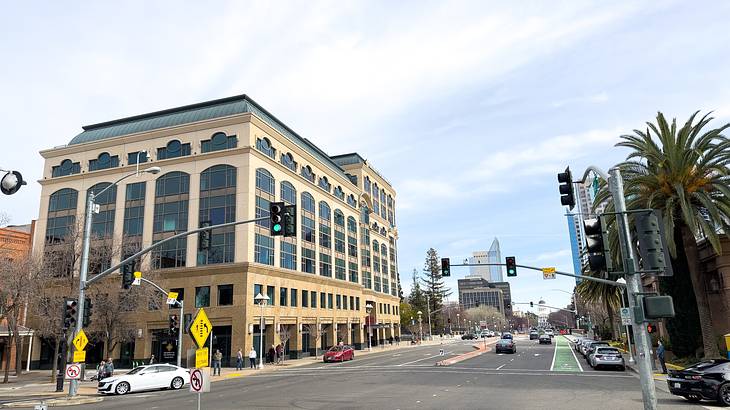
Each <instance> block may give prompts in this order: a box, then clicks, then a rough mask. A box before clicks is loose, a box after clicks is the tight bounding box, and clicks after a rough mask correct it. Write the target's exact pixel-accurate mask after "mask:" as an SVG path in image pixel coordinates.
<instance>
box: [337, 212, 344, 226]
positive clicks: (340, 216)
mask: <svg viewBox="0 0 730 410" xmlns="http://www.w3.org/2000/svg"><path fill="white" fill-rule="evenodd" d="M335 225H337V226H342V227H344V226H345V214H343V213H342V211H340V210H339V209H335Z"/></svg>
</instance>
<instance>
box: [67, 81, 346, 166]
mask: <svg viewBox="0 0 730 410" xmlns="http://www.w3.org/2000/svg"><path fill="white" fill-rule="evenodd" d="M243 113H252V114H254V115H256V116H257V117H259V118H261V119H262V120H264V121H265V122H266V123H267V124H269V125H270V126H271V127H272V128H274V129H276V130H277V131H279V132H280V133H281V134H282V135H284V136H285V137H287V138H288V139H289V140H291V141H292V142H294V143H295V144H297V145H298V146H300V147H301V148H303V149H304V150H306V151H307V152H309V153H310V154H312V155H313V156H315V157H316V158H317V159H319V160H320V161H322V162H323V163H324V164H327V165H329V166H330V168H332V169H333V170H334V171H336V172H337V173H339V174H340V175H342V176H346V175H345V172H344V171H343V170H342V168H340V167H339V165H337V163H335V162H334V161H333V160H332V159H331V158H330V157H329V156H328V155H327V154H326V153H324V152H323V151H322V150H320V149H319V148H317V146H315V145H314V144H312V143H311V142H310V141H309V140H307V139H306V138H304V137H301V136H300V135H299V134H297V133H296V132H294V131H293V130H292V129H291V128H289V127H288V126H286V124H284V123H283V122H281V121H279V120H278V119H277V118H276V117H274V116H273V115H272V114H270V113H269V112H268V111H266V110H265V109H264V108H263V107H261V106H260V105H259V104H258V103H256V102H255V101H254V100H252V99H251V98H250V97H248V96H247V95H246V94H242V95H237V96H233V97H228V98H221V99H218V100H212V101H206V102H202V103H197V104H192V105H185V106H182V107H177V108H171V109H167V110H163V111H156V112H152V113H149V114H142V115H136V116H134V117H128V118H122V119H118V120H113V121H107V122H102V123H99V124H93V125H86V126H83V127H82V128H83V130H84V131H83V132H82V133H81V134H79V135H77V136H75V137H73V139H72V140H71V141H70V142H69V143H68V145H76V144H84V143H88V142H94V141H101V140H105V139H108V138H115V137H121V136H123V135H129V134H134V133H139V132H145V131H152V130H156V129H160V128H166V127H173V126H176V125H183V124H190V123H193V122H198V121H204V120H210V119H214V118H221V117H226V116H229V115H235V114H243Z"/></svg>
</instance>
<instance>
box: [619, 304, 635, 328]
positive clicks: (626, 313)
mask: <svg viewBox="0 0 730 410" xmlns="http://www.w3.org/2000/svg"><path fill="white" fill-rule="evenodd" d="M621 324H622V325H624V326H629V325H631V324H632V323H631V309H629V308H621Z"/></svg>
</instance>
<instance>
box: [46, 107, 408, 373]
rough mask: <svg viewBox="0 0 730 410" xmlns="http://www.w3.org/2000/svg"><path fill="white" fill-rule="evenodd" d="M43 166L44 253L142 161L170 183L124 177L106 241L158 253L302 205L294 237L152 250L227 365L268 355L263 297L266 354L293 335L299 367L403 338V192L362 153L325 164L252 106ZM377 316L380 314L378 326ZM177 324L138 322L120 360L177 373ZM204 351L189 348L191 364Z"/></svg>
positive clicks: (114, 141) (152, 118)
mask: <svg viewBox="0 0 730 410" xmlns="http://www.w3.org/2000/svg"><path fill="white" fill-rule="evenodd" d="M41 155H42V156H43V158H44V159H45V166H44V170H43V179H42V180H41V181H40V183H41V185H42V194H41V201H40V217H39V220H38V223H37V229H36V237H35V241H36V242H35V243H36V244H38V245H37V246H36V249H35V251H42V250H43V249H40V247H42V246H44V244H46V245H45V246H48V245H47V244H48V243H50V242H54V241H58V240H59V238H61V237H63V236H64V234H65V233H66V232H67V231H68V229H69V227H70V226H72V225H73V224H74V223H77V222H78V221H81V220H83V218H84V209H85V198H86V197H87V193H88V192H89V191H96V192H99V190H101V189H103V188H104V187H106V186H107V185H108V184H110V183H113V182H114V181H116V180H118V179H119V178H121V177H122V176H124V175H127V174H129V173H130V172H133V171H134V170H135V167H136V166H137V165H138V161H139V163H140V164H139V166H140V168H141V169H143V168H146V167H150V166H158V167H160V168H162V171H161V172H160V173H159V174H157V175H152V174H148V173H142V174H140V175H139V176H135V177H131V178H126V179H124V180H123V181H122V182H120V183H119V184H118V185H117V187H116V189H110V190H109V191H108V194H104V195H102V196H101V197H98V198H97V201H96V202H97V203H98V204H99V205H100V210H99V212H98V213H97V214H94V216H93V231H94V232H95V233H97V234H99V235H104V234H106V235H114V237H115V238H117V239H119V240H121V239H122V238H123V240H124V241H125V242H130V243H136V245H137V246H138V247H139V246H141V247H147V246H150V245H152V244H153V243H155V242H157V241H160V240H162V239H164V238H167V237H170V236H172V235H174V234H176V233H180V232H183V231H186V230H189V229H194V228H197V227H200V226H203V224H205V223H210V224H212V225H216V224H220V223H224V222H232V221H241V220H248V219H254V218H257V217H262V216H266V215H268V206H269V205H268V204H269V202H272V201H284V202H286V203H290V204H296V206H297V213H298V215H297V218H298V220H297V225H298V226H297V236H296V238H282V237H272V236H270V234H269V232H270V230H269V227H268V221H266V222H259V223H256V224H244V225H237V226H235V227H230V228H220V229H216V230H213V232H212V237H211V241H210V247H209V248H208V249H203V250H201V249H199V244H198V240H199V238H198V236H197V235H190V236H188V237H187V238H186V239H178V240H173V241H172V242H169V243H167V244H166V245H164V246H162V247H161V248H160V249H158V250H156V251H153V252H151V253H150V255H151V257H150V258H147V259H145V260H143V262H142V264H141V266H140V268H141V271H142V272H152V273H154V274H155V275H156V277H158V278H159V282H160V285H162V286H163V287H164V288H166V289H173V290H176V291H177V292H178V293H179V294H180V296H179V298H182V299H183V300H184V303H185V315H186V316H188V315H190V314H194V313H195V311H196V310H197V309H198V308H205V310H206V313H207V314H208V317H209V318H210V320H211V322H212V324H213V334H214V338H213V348H214V349H220V350H221V351H222V353H223V354H224V364H228V363H229V360H230V358H231V357H233V360H235V354H236V351H237V350H238V349H239V348H241V349H243V351H244V353H245V352H247V351H248V350H249V349H250V348H251V347H252V346H254V347H255V348H256V349H257V350H258V345H259V343H258V342H259V331H260V329H259V321H260V318H261V312H262V309H261V308H260V307H259V306H257V305H255V303H254V300H253V299H254V296H255V295H256V294H258V293H262V294H264V295H267V296H268V297H269V298H270V301H269V306H267V307H266V308H264V309H263V316H264V319H265V322H266V326H265V327H264V328H265V342H264V346H271V345H272V343H278V342H279V332H280V330H281V329H286V331H287V333H289V334H290V339H289V343H288V344H287V350H288V351H289V354H290V355H291V356H292V357H301V356H302V355H307V354H310V353H311V352H313V351H314V349H315V343H316V342H317V339H318V338H317V335H316V334H315V333H320V334H321V336H320V337H319V343H320V344H321V346H319V347H320V348H327V347H329V346H332V345H334V344H335V343H337V342H338V341H339V340H341V341H343V342H344V343H348V344H353V345H355V346H356V347H362V346H367V333H368V332H367V326H366V323H371V324H373V325H374V326H373V328H372V329H371V330H372V334H373V337H372V343H375V344H377V343H383V341H384V340H387V339H388V338H390V337H395V336H397V335H399V333H400V328H399V312H398V305H399V298H398V294H399V293H398V290H399V276H398V269H397V238H398V234H397V229H396V225H395V203H396V194H395V190H394V188H393V186H391V184H390V183H389V182H388V180H386V179H385V178H384V177H383V176H382V175H380V174H379V173H378V172H377V171H376V170H374V169H373V168H372V167H371V166H370V165H369V163H368V161H367V160H365V159H363V158H362V157H361V156H360V155H358V154H356V153H352V154H345V155H338V156H329V155H327V154H325V153H324V152H323V151H322V150H320V149H319V148H317V147H316V146H315V145H314V144H312V142H310V141H309V140H307V139H306V138H303V137H301V136H299V135H298V134H297V133H295V132H294V131H292V130H291V129H290V128H289V127H287V126H286V125H285V124H284V123H282V122H281V121H279V120H278V119H277V118H275V117H274V116H273V115H271V114H270V113H269V112H267V111H266V110H265V109H263V108H262V107H261V106H259V105H258V104H257V103H256V102H254V101H253V100H251V99H250V98H249V97H248V96H246V95H241V96H236V97H231V98H225V99H220V100H215V101H209V102H204V103H199V104H194V105H189V106H184V107H179V108H173V109H169V110H164V111H159V112H154V113H149V114H143V115H139V116H135V117H130V118H124V119H119V120H114V121H109V122H105V123H101V124H95V125H91V126H85V127H83V132H82V133H80V134H79V135H77V136H76V137H74V138H73V139H72V140H71V141H70V142H69V143H68V144H67V145H64V146H61V147H56V148H53V149H49V150H45V151H42V152H41ZM122 256H124V255H122ZM119 260H120V256H119V255H117V256H115V257H113V259H112V261H111V263H112V264H115V263H118V262H119ZM75 268H76V270H78V266H76V267H75ZM120 291H123V290H121V289H120ZM366 304H371V305H372V306H373V307H374V308H373V309H372V312H371V313H370V316H369V317H367V313H366V309H365V306H366ZM170 313H175V311H174V310H168V309H167V308H163V309H160V310H151V311H150V310H143V311H139V312H136V313H135V315H134V318H135V320H136V327H137V332H136V338H135V339H134V340H133V341H128V342H126V343H123V344H122V345H121V346H118V347H117V348H116V349H114V353H113V357H114V358H115V359H116V358H118V359H120V360H121V362H122V364H123V365H124V364H126V363H129V362H130V361H131V360H141V359H147V358H149V357H150V356H151V355H153V354H154V355H155V357H156V358H158V359H160V358H161V359H162V360H164V361H169V362H173V361H175V359H176V355H175V351H176V350H177V349H176V345H177V341H176V338H175V337H171V336H170V335H169V332H168V314H170ZM92 320H93V317H92ZM318 328H319V329H321V331H320V332H317V329H318ZM192 347H193V346H192V340H191V339H190V338H189V337H188V336H185V338H184V343H183V352H188V351H189V349H191V348H192ZM44 349H46V350H47V348H44ZM265 349H266V348H265ZM41 350H42V349H35V351H36V352H40V351H41ZM92 350H93V348H92V349H91V350H90V353H91V352H92ZM47 356H48V352H40V353H39V354H37V355H36V356H35V357H34V359H35V360H34V361H37V362H38V364H39V365H41V366H47V363H44V361H46V360H45V359H44V357H47ZM92 356H93V355H92ZM184 356H185V353H184ZM89 360H91V359H87V362H88V361H89ZM183 360H184V359H183Z"/></svg>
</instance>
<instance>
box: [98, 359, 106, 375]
mask: <svg viewBox="0 0 730 410" xmlns="http://www.w3.org/2000/svg"><path fill="white" fill-rule="evenodd" d="M104 366H106V362H104V360H102V361H101V362H99V365H98V366H96V379H97V380H101V379H103V378H105V377H106V370H105V369H104Z"/></svg>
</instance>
